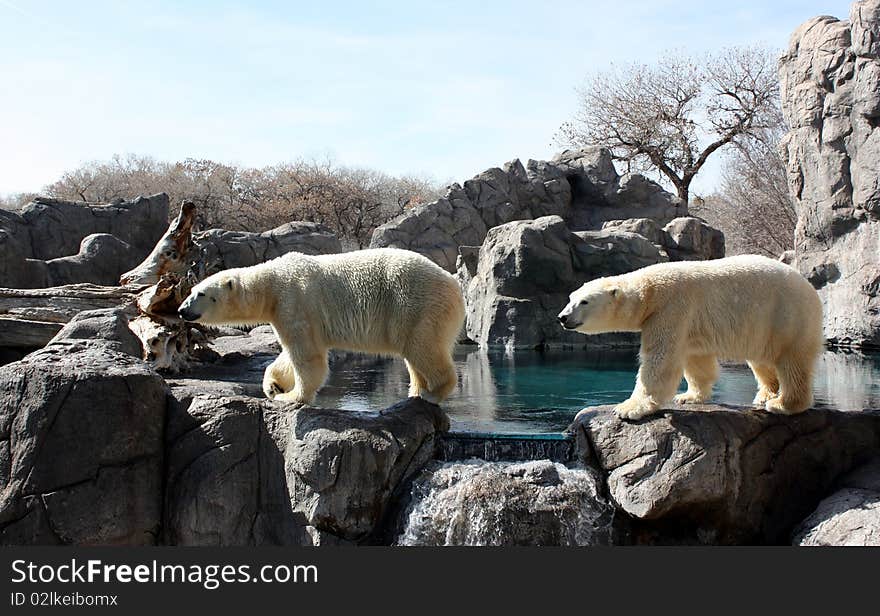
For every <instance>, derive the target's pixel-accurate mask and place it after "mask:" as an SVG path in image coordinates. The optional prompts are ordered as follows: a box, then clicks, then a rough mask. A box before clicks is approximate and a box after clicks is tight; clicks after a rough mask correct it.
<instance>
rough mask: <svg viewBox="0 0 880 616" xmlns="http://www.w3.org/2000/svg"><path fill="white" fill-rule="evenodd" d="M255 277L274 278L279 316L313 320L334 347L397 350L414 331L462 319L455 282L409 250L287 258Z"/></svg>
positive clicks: (447, 325) (458, 322) (324, 339)
mask: <svg viewBox="0 0 880 616" xmlns="http://www.w3.org/2000/svg"><path fill="white" fill-rule="evenodd" d="M251 275H253V276H255V277H257V278H258V279H259V280H260V286H265V284H266V281H267V280H271V283H270V284H269V285H268V286H269V288H272V289H274V290H275V291H274V292H275V293H276V294H277V298H276V299H277V307H276V312H277V319H285V320H289V319H303V320H305V321H308V322H309V323H310V324H311V325H312V326H313V330H314V334H315V335H317V336H319V337H320V338H321V340H320V342H321V343H322V345H324V346H327V347H330V348H346V349H351V350H360V351H367V352H375V353H394V352H399V351H400V349H401V348H403V347H405V346H406V344H407V343H408V337H410V336H411V335H412V334H413V332H417V331H423V330H424V329H425V328H431V327H437V328H442V329H443V330H446V329H449V328H450V327H453V328H460V326H461V321H462V320H463V315H464V303H463V300H462V296H461V290H460V287H459V285H458V283H457V282H456V280H455V278H453V277H452V276H451V275H450V274H448V273H447V272H446V271H444V270H443V269H442V268H440V267H439V266H437V265H436V264H434V263H433V262H432V261H430V260H429V259H427V258H426V257H424V256H422V255H419V254H417V253H414V252H410V251H407V250H399V249H394V248H379V249H369V250H359V251H356V252H350V253H340V254H331V255H320V256H307V255H303V254H300V253H288V254H286V255H283V256H281V257H278V258H277V259H273V260H271V261H267V262H266V263H264V264H262V265H260V266H256V268H254V272H253V274H251ZM450 322H452V325H450Z"/></svg>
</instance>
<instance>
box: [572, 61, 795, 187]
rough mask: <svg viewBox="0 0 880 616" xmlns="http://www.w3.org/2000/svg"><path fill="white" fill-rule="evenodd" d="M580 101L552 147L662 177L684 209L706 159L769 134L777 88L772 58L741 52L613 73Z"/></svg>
mask: <svg viewBox="0 0 880 616" xmlns="http://www.w3.org/2000/svg"><path fill="white" fill-rule="evenodd" d="M579 93H580V96H581V99H580V108H579V111H578V112H577V114H576V116H575V117H574V119H573V120H572V121H570V122H567V123H565V124H563V125H562V126H561V127H560V130H559V133H558V134H557V136H556V140H557V142H559V143H561V144H564V145H574V146H584V145H601V146H605V147H608V148H609V149H610V150H611V152H612V154H613V155H614V158H615V159H616V160H618V161H623V162H625V163H626V165H627V168H628V169H629V170H639V171H645V170H653V171H656V172H658V173H659V174H661V175H662V176H663V177H664V178H665V179H666V180H668V181H669V182H670V183H671V184H672V186H674V187H675V190H676V191H677V193H678V196H679V197H681V198H682V199H683V200H684V201H686V202H687V201H688V200H689V197H690V186H691V182H692V181H693V179H694V177H695V176H696V175H697V174H698V173H699V172H700V170H701V169H702V168H703V166H704V165H705V164H706V161H707V160H708V158H709V157H710V156H712V154H714V153H715V152H716V151H718V150H720V149H721V148H723V147H725V146H727V145H728V144H731V143H735V142H737V143H745V142H746V141H748V140H749V139H752V138H754V137H755V136H756V135H759V134H760V133H761V132H762V131H764V130H766V129H767V128H769V127H771V126H772V122H773V119H772V116H773V113H774V111H775V109H776V108H777V107H778V98H779V82H778V79H777V75H776V62H775V58H774V54H773V53H772V52H771V51H769V50H767V49H764V48H761V47H742V48H731V49H727V50H724V51H722V52H721V53H719V54H715V55H711V56H708V57H706V58H705V59H698V58H695V57H691V56H687V55H685V54H682V53H667V54H666V55H664V56H663V57H662V58H661V59H660V60H659V61H658V62H657V63H656V64H654V65H648V64H632V65H629V66H624V67H612V68H611V69H610V70H608V71H605V72H600V73H598V74H596V75H594V76H593V77H592V78H591V79H590V80H589V81H588V83H587V85H586V87H585V88H583V89H581V90H580V92H579Z"/></svg>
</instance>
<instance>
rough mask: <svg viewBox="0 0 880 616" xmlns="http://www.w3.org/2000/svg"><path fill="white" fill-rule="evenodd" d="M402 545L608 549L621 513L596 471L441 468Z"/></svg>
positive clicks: (417, 491)
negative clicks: (603, 493)
mask: <svg viewBox="0 0 880 616" xmlns="http://www.w3.org/2000/svg"><path fill="white" fill-rule="evenodd" d="M411 497H412V500H411V501H410V506H409V508H408V509H407V510H406V512H405V513H404V515H403V519H402V531H401V532H400V534H399V536H398V538H397V544H399V545H568V546H571V545H607V544H609V543H610V542H611V536H612V521H613V508H612V507H611V506H610V505H608V503H607V502H606V501H605V500H604V499H603V498H602V497H601V496H600V495H599V493H598V487H597V480H596V478H595V476H594V475H593V474H592V473H591V472H590V471H588V470H584V469H577V468H568V467H566V466H564V465H562V464H559V463H553V462H550V461H549V460H541V461H534V462H518V463H514V462H480V461H477V460H470V461H467V462H454V463H439V462H435V463H433V464H432V465H429V467H428V468H427V469H426V470H425V471H423V472H422V473H421V474H420V475H419V477H418V478H416V480H415V481H414V482H413V486H412V492H411Z"/></svg>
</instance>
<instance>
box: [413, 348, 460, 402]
mask: <svg viewBox="0 0 880 616" xmlns="http://www.w3.org/2000/svg"><path fill="white" fill-rule="evenodd" d="M406 360H407V366H408V367H409V368H410V379H411V380H410V395H417V396H419V397H420V398H423V399H424V400H427V401H428V402H431V403H433V404H440V403H441V402H442V401H443V400H445V399H446V398H447V397H448V396H449V394H451V393H452V390H453V389H455V386H456V384H457V383H458V375H457V374H456V372H455V364H453V363H452V353H451V351H450V350H447V349H438V348H430V347H428V348H422V349H420V350H419V352H418V353H417V354H413V353H410V354H408V355H407V356H406ZM416 392H417V393H416Z"/></svg>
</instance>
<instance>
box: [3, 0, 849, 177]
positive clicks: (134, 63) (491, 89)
mask: <svg viewBox="0 0 880 616" xmlns="http://www.w3.org/2000/svg"><path fill="white" fill-rule="evenodd" d="M719 4H720V5H719ZM849 5H850V2H848V1H843V0H762V1H755V0H741V1H739V2H735V3H733V2H731V3H716V2H696V1H689V0H683V1H677V2H672V1H666V0H644V1H643V0H633V1H627V0H618V1H617V2H565V1H559V2H535V1H534V0H531V1H529V2H518V1H516V0H504V1H498V2H495V1H492V2H440V1H435V2H424V3H423V2H417V1H415V0H405V1H379V2H344V1H335V2H315V1H314V0H312V1H311V2H270V1H265V2H248V3H245V2H239V3H235V2H224V1H213V2H195V1H193V2H186V1H182V0H181V1H179V2H127V1H116V2H99V1H91V0H80V1H77V2H69V1H49V0H46V1H42V0H32V1H28V0H0V193H10V192H17V191H32V190H38V189H39V188H41V187H42V186H44V185H45V184H47V183H49V182H51V181H52V180H54V179H55V178H57V177H58V176H59V175H60V174H61V173H62V172H63V171H64V170H67V169H71V168H73V167H75V166H76V165H78V164H80V163H81V162H83V161H87V160H93V159H107V158H109V157H110V156H112V155H113V154H114V153H121V154H124V153H136V154H148V155H152V156H155V157H157V158H160V159H166V160H179V159H183V158H186V157H204V158H212V159H215V160H220V161H225V162H236V163H242V164H246V165H254V166H261V165H266V164H271V163H275V162H280V161H283V160H292V159H296V158H299V157H312V156H318V157H325V156H331V157H332V158H334V159H335V160H336V161H337V162H339V163H342V164H348V165H362V166H370V167H374V168H377V169H381V170H384V171H387V172H390V173H418V174H422V175H427V176H430V177H433V178H434V179H436V180H438V181H447V180H456V181H459V180H464V179H467V178H469V177H471V176H472V175H474V174H476V173H477V172H479V171H481V170H483V169H485V168H487V167H491V166H494V165H500V164H501V163H503V162H505V161H507V160H510V159H513V158H516V157H519V158H522V159H523V160H525V159H528V158H547V157H549V156H551V155H552V154H553V152H554V150H555V149H556V148H555V147H554V146H553V145H552V138H553V134H554V133H555V131H556V129H557V128H558V126H559V124H560V123H561V122H563V121H564V120H566V119H567V118H568V117H569V116H571V114H572V113H573V112H574V110H575V108H576V103H577V97H576V93H575V88H576V87H577V86H578V85H580V84H581V83H583V81H584V78H585V77H586V75H588V74H589V73H590V72H591V71H593V70H596V69H601V68H602V67H605V66H607V65H608V64H609V63H610V62H612V61H614V62H628V61H633V60H651V59H653V58H655V57H656V56H657V55H658V54H659V53H660V52H662V51H663V50H666V49H670V48H683V49H687V50H690V51H695V52H703V51H709V50H713V49H717V48H719V47H722V46H726V45H737V44H749V43H756V42H760V43H764V44H768V45H772V46H773V47H778V48H780V49H782V48H783V47H785V45H786V44H787V41H788V37H789V35H790V33H791V32H792V30H793V29H794V28H795V27H796V26H797V25H798V24H800V23H802V22H803V21H806V20H807V19H808V18H810V17H812V16H814V15H821V14H829V15H836V16H838V17H841V18H846V17H847V15H848V13H849ZM716 180H717V169H709V171H708V173H707V174H706V176H705V177H704V178H698V183H697V186H696V189H697V192H700V191H701V190H702V191H707V190H710V189H711V188H712V185H713V183H714V182H715V181H716Z"/></svg>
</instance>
